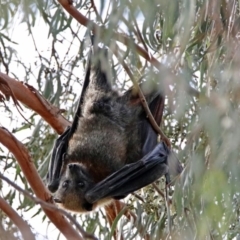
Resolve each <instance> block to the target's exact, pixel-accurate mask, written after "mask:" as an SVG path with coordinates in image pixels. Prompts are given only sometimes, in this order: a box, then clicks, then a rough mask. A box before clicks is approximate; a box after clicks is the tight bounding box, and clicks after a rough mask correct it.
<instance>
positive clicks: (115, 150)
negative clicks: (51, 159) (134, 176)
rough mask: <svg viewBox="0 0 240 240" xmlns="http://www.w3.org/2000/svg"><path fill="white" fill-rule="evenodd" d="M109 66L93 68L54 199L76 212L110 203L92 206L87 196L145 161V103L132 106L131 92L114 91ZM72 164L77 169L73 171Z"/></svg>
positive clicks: (94, 66)
mask: <svg viewBox="0 0 240 240" xmlns="http://www.w3.org/2000/svg"><path fill="white" fill-rule="evenodd" d="M103 63H104V66H103ZM106 63H107V60H106V59H105V60H101V61H100V60H98V61H97V64H92V65H91V75H90V83H89V86H88V88H87V91H86V93H85V95H84V101H83V104H82V106H81V110H82V114H81V116H80V118H79V119H78V126H77V129H76V131H75V133H74V134H73V136H72V138H71V139H70V141H69V144H68V151H67V155H66V158H65V167H64V169H65V170H64V173H63V176H62V178H61V181H60V186H59V188H58V190H57V192H56V194H55V196H54V198H55V201H56V202H58V203H60V204H61V206H62V207H64V208H66V209H69V210H72V211H78V212H86V211H91V210H93V209H95V208H96V206H98V205H100V204H102V203H105V202H109V199H104V200H102V201H101V202H97V203H95V204H94V205H89V204H88V203H87V202H86V200H85V199H84V194H85V193H86V192H87V190H88V189H90V187H92V186H93V185H94V184H96V183H97V182H99V181H101V180H103V179H104V178H106V177H107V176H108V175H110V174H111V173H113V172H115V171H116V170H118V169H120V168H121V167H122V166H123V165H125V164H127V163H131V162H135V161H137V160H139V159H140V158H141V141H140V133H139V125H138V124H139V122H140V121H139V116H140V114H141V113H142V111H143V110H142V106H141V103H140V102H138V103H136V104H134V105H133V104H131V101H130V100H131V98H132V95H131V91H130V90H129V91H128V92H127V93H126V94H124V95H122V96H121V95H120V94H118V93H117V92H116V91H114V90H112V87H111V84H110V83H109V78H108V76H109V73H108V72H106V71H107V69H108V68H107V67H106V66H105V65H106ZM69 163H77V165H74V167H73V168H72V169H70V168H69V165H68V164H69ZM67 165H68V166H67ZM71 166H72V165H71ZM73 169H75V170H74V171H73ZM67 183H68V184H67ZM78 183H81V184H78ZM83 185H84V187H82V186H83ZM79 186H80V188H79Z"/></svg>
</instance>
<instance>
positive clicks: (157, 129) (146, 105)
mask: <svg viewBox="0 0 240 240" xmlns="http://www.w3.org/2000/svg"><path fill="white" fill-rule="evenodd" d="M113 53H114V54H115V56H116V57H117V58H118V60H119V62H120V63H121V64H122V66H123V68H124V69H125V71H126V72H127V74H128V76H129V77H130V79H131V80H132V82H133V85H134V87H135V88H136V89H137V92H138V95H139V98H140V100H141V102H142V105H143V108H144V110H145V112H146V114H147V116H148V119H149V121H150V123H151V125H152V127H153V128H154V130H155V131H156V132H157V133H158V134H159V135H160V136H161V140H162V141H163V142H165V143H166V145H167V146H168V147H169V148H171V142H170V140H169V139H168V137H167V136H166V135H165V134H164V133H163V131H162V130H161V128H160V127H159V126H158V124H157V123H156V121H155V119H154V117H153V115H152V113H151V111H150V109H149V107H148V104H147V101H146V98H145V96H144V94H143V92H142V90H141V88H140V87H139V85H138V82H139V81H140V80H141V79H140V80H139V81H136V79H135V77H134V76H133V74H132V72H131V70H130V68H129V67H128V65H127V64H126V63H125V62H124V60H122V58H121V57H119V54H118V53H119V49H118V46H117V45H116V46H115V49H114V50H113Z"/></svg>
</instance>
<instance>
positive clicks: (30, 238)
mask: <svg viewBox="0 0 240 240" xmlns="http://www.w3.org/2000/svg"><path fill="white" fill-rule="evenodd" d="M0 209H2V211H3V212H5V214H6V215H7V216H8V217H9V218H10V219H11V221H12V222H13V223H14V224H15V225H16V226H17V227H18V229H19V231H20V232H21V234H22V236H23V239H24V240H35V236H34V234H33V233H32V231H31V229H30V227H29V225H28V224H27V223H26V222H25V221H24V220H23V219H22V218H21V217H20V216H19V215H18V213H17V212H16V211H15V210H14V209H12V207H11V206H10V205H9V204H8V203H7V202H6V201H5V200H4V199H3V198H1V197H0Z"/></svg>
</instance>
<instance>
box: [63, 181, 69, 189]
mask: <svg viewBox="0 0 240 240" xmlns="http://www.w3.org/2000/svg"><path fill="white" fill-rule="evenodd" d="M68 184H69V181H68V180H66V181H64V182H63V184H62V186H63V187H64V188H66V187H67V186H68Z"/></svg>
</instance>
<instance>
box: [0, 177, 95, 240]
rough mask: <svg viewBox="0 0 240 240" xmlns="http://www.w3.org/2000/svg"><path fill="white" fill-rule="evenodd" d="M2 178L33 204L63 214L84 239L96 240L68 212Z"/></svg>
mask: <svg viewBox="0 0 240 240" xmlns="http://www.w3.org/2000/svg"><path fill="white" fill-rule="evenodd" d="M0 178H1V179H3V180H4V181H6V182H7V183H8V184H10V185H11V186H13V187H14V188H15V189H16V190H18V191H19V192H21V193H23V194H24V195H25V196H27V197H28V198H30V199H31V200H32V201H33V202H35V203H37V204H40V205H41V206H42V207H44V208H46V209H49V210H52V211H57V212H60V213H61V214H63V215H64V216H66V217H67V218H68V219H69V220H70V221H71V222H72V223H73V224H74V225H75V226H76V228H77V229H78V230H79V232H81V233H82V235H83V236H84V238H87V239H94V240H96V238H95V237H94V236H93V235H91V234H88V233H86V232H85V231H84V230H83V228H82V227H81V226H80V225H79V224H78V222H77V221H76V220H75V218H74V217H72V215H71V214H70V213H68V212H66V211H65V210H63V209H60V208H58V207H56V206H55V205H54V204H50V203H47V202H45V201H43V200H41V199H40V198H36V197H33V196H32V195H31V194H30V193H29V192H28V191H26V190H24V189H22V188H21V187H19V186H18V185H17V184H15V183H14V182H12V181H11V180H9V179H8V178H6V177H4V176H3V175H2V174H1V173H0Z"/></svg>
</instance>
